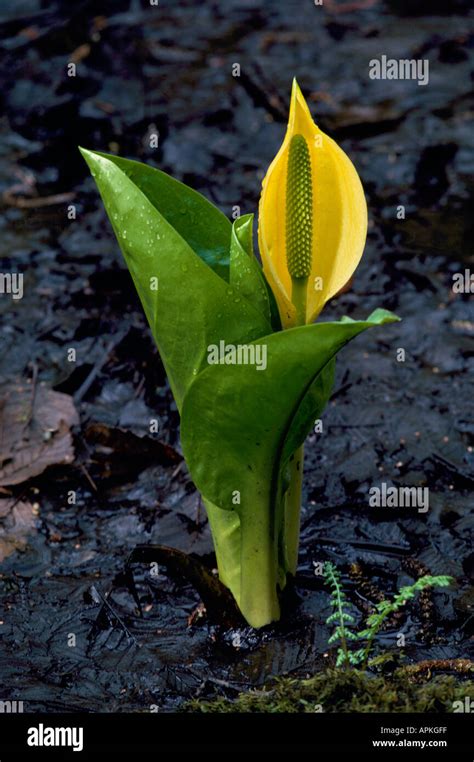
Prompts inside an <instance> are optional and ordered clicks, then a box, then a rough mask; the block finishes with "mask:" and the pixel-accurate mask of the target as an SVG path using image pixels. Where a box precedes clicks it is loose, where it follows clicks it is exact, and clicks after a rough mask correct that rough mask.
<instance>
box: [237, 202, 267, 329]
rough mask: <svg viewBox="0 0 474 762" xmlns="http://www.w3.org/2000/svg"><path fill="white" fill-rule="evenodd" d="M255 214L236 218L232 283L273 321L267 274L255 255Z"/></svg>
mask: <svg viewBox="0 0 474 762" xmlns="http://www.w3.org/2000/svg"><path fill="white" fill-rule="evenodd" d="M252 226H253V214H246V215H244V216H242V217H239V218H238V219H237V220H235V222H234V224H233V226H232V236H231V243H230V279H229V282H230V284H231V285H232V286H233V287H234V288H235V290H236V291H238V292H239V293H240V294H242V296H244V297H245V298H246V299H247V301H249V302H250V304H252V305H253V306H254V307H255V309H256V310H258V312H260V313H261V314H262V315H263V316H264V317H265V319H266V320H267V321H268V322H269V323H270V322H271V313H270V303H269V300H268V292H267V288H266V285H265V284H266V281H265V276H264V275H263V272H262V269H261V267H260V265H259V264H258V262H257V260H256V259H255V257H254V253H253V243H252Z"/></svg>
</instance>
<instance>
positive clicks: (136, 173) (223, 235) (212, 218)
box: [96, 151, 232, 281]
mask: <svg viewBox="0 0 474 762" xmlns="http://www.w3.org/2000/svg"><path fill="white" fill-rule="evenodd" d="M96 156H102V157H103V158H104V159H108V160H109V161H111V162H113V164H115V165H116V166H117V167H118V168H119V169H121V170H122V172H123V173H124V174H125V175H127V177H128V178H129V179H130V180H131V181H132V183H134V185H136V186H137V188H140V190H141V191H142V192H143V193H144V195H145V196H146V197H147V199H148V201H150V203H151V204H153V206H154V207H155V209H157V210H158V211H159V213H160V214H161V215H162V216H163V217H164V218H165V220H166V221H167V222H169V224H170V225H171V227H173V228H174V229H175V230H176V232H177V233H179V235H180V236H181V238H184V240H185V241H186V243H188V244H189V246H190V247H191V249H192V250H193V251H195V252H196V254H197V255H198V256H199V257H201V259H202V260H203V261H204V262H205V263H206V264H207V265H209V267H211V268H212V269H213V270H214V271H215V272H216V273H217V274H218V275H220V276H221V278H224V280H226V281H228V280H229V250H230V237H231V232H232V226H231V224H230V222H229V220H228V219H227V217H226V216H225V215H224V214H222V212H221V211H220V209H218V208H217V207H216V206H214V204H211V202H210V201H208V200H207V198H205V197H204V196H203V195H201V193H198V192H197V191H195V190H193V189H192V188H189V187H188V186H187V185H185V184H184V183H181V182H179V180H175V179H174V177H170V175H168V174H166V172H162V171H161V170H160V169H156V168H155V167H150V166H148V164H142V163H141V162H139V161H131V160H130V159H122V158H121V157H120V156H114V155H113V154H106V153H101V152H99V151H97V152H96Z"/></svg>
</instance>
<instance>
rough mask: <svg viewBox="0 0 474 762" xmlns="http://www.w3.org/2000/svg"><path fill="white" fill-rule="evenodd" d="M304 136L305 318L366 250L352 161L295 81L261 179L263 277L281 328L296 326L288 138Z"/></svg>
mask: <svg viewBox="0 0 474 762" xmlns="http://www.w3.org/2000/svg"><path fill="white" fill-rule="evenodd" d="M295 135H302V136H303V137H304V138H305V140H306V143H307V145H308V148H309V152H310V158H311V173H312V206H313V214H312V264H311V275H310V276H309V278H308V284H307V294H306V322H307V323H310V322H312V321H313V320H314V319H315V318H316V317H317V316H318V315H319V313H320V312H321V310H322V308H323V307H324V305H325V303H326V302H327V301H328V300H329V299H331V297H333V296H334V295H335V294H337V292H338V291H340V289H341V288H342V287H343V286H344V285H345V284H346V283H347V281H348V280H349V279H350V278H351V276H352V274H353V272H354V270H355V269H356V267H357V265H358V263H359V261H360V259H361V257H362V252H363V250H364V245H365V239H366V236H367V204H366V201H365V196H364V190H363V188H362V184H361V182H360V179H359V175H358V174H357V172H356V170H355V168H354V165H353V164H352V162H351V161H350V159H349V158H348V157H347V156H346V154H345V153H344V151H343V150H342V149H341V148H339V146H338V145H337V143H335V142H334V140H332V139H331V138H330V137H329V136H328V135H326V134H325V133H324V132H322V131H321V130H320V129H319V127H317V126H316V124H315V123H314V122H313V119H312V117H311V114H310V112H309V109H308V106H307V103H306V101H305V99H304V97H303V94H302V92H301V90H300V88H299V86H298V84H297V82H296V80H293V89H292V93H291V106H290V117H289V120H288V128H287V131H286V135H285V139H284V141H283V144H282V146H281V148H280V150H279V151H278V153H277V155H276V156H275V158H274V160H273V161H272V163H271V164H270V167H269V168H268V172H267V174H266V176H265V179H264V180H263V184H262V195H261V198H260V206H259V225H258V239H259V247H260V255H261V257H262V263H263V269H264V272H265V275H266V278H267V280H268V282H269V284H270V286H271V288H272V290H273V292H274V294H275V297H276V300H277V303H278V307H279V310H280V315H281V319H282V323H283V327H284V328H291V327H292V326H293V325H295V319H296V310H295V307H294V306H293V304H292V302H291V290H292V288H291V287H292V282H291V276H290V274H289V272H288V267H287V258H286V220H285V218H286V205H287V188H286V185H287V169H288V153H289V147H290V142H291V139H292V138H293V137H294V136H295Z"/></svg>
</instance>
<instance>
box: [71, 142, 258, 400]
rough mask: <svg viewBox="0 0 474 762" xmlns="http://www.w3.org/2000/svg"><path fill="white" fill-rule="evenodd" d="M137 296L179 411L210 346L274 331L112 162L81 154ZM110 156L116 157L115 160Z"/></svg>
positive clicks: (234, 341) (203, 364)
mask: <svg viewBox="0 0 474 762" xmlns="http://www.w3.org/2000/svg"><path fill="white" fill-rule="evenodd" d="M82 154H83V156H84V158H85V160H86V161H87V163H88V165H89V168H90V169H91V172H92V174H93V176H94V177H95V181H96V183H97V186H98V188H99V191H100V193H101V196H102V199H103V202H104V205H105V208H106V210H107V213H108V215H109V219H110V221H111V223H112V227H113V228H114V231H115V234H116V236H117V239H118V242H119V244H120V248H121V250H122V253H123V255H124V257H125V260H126V262H127V265H128V268H129V270H130V273H131V275H132V278H133V281H134V283H135V286H136V289H137V291H138V294H139V296H140V299H141V302H142V304H143V308H144V310H145V313H146V316H147V319H148V322H149V324H150V327H151V330H152V332H153V336H154V338H155V341H156V344H157V346H158V349H159V351H160V354H161V357H162V360H163V363H164V365H165V368H166V371H167V374H168V378H169V381H170V385H171V388H172V390H173V394H174V396H175V400H176V404H177V405H178V408H180V407H181V403H182V400H183V397H184V394H185V392H186V390H187V389H188V387H189V386H190V384H191V382H192V381H193V380H194V379H195V378H196V377H197V376H198V374H199V373H200V372H201V371H202V370H203V369H204V368H207V367H208V349H209V347H210V346H211V345H217V346H218V345H219V342H220V341H225V342H226V343H227V344H229V343H230V344H238V343H242V342H248V341H251V340H252V339H256V338H258V337H259V336H262V335H265V334H267V333H269V331H270V330H271V328H270V325H269V323H268V322H267V321H266V320H265V318H264V317H263V316H262V315H261V314H260V313H259V312H258V311H257V310H255V309H254V308H253V307H252V305H251V304H249V303H248V302H247V300H246V299H245V298H243V297H242V296H241V295H240V294H239V293H238V292H237V291H235V289H234V288H232V286H231V285H230V284H229V283H226V282H225V281H224V280H223V279H222V278H220V277H219V275H217V274H216V273H215V272H214V271H213V270H212V269H211V268H210V267H208V266H207V265H206V264H205V263H204V261H203V260H202V259H201V258H200V257H199V256H198V255H197V254H196V253H195V252H194V251H193V249H192V248H191V247H190V245H189V244H188V243H187V242H186V240H185V239H184V238H183V237H182V236H181V235H180V234H179V233H178V232H177V231H176V229H175V228H174V227H172V225H171V224H170V223H169V222H168V221H167V220H166V219H165V217H164V216H163V215H162V214H161V213H160V211H159V210H158V209H157V208H156V206H154V204H153V203H152V202H151V201H150V200H149V199H148V198H147V196H146V195H145V194H144V192H143V190H141V189H140V188H139V187H138V186H137V185H136V184H135V183H134V182H133V180H132V179H131V178H129V177H127V175H126V174H125V173H124V172H123V171H122V169H121V168H120V167H119V166H118V164H117V162H115V161H112V160H111V159H110V158H108V157H105V156H102V155H100V154H96V153H94V152H92V151H86V150H82ZM114 158H115V157H114Z"/></svg>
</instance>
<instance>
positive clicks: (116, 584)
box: [0, 0, 474, 712]
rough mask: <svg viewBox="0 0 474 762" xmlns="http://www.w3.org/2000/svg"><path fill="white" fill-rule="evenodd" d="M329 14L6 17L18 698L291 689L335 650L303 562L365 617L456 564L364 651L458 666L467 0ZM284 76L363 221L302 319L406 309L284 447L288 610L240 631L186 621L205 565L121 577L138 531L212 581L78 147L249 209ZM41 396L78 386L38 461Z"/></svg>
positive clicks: (469, 564)
mask: <svg viewBox="0 0 474 762" xmlns="http://www.w3.org/2000/svg"><path fill="white" fill-rule="evenodd" d="M427 5H429V7H430V13H433V14H434V13H439V15H432V16H431V15H429V16H428V15H425V12H426V11H425V8H426V7H427ZM448 5H449V8H450V14H449V15H446V8H447V6H448ZM342 6H343V3H342V2H337V3H336V0H332V2H329V0H325V2H324V6H322V7H321V6H319V7H318V6H314V4H313V3H311V2H309V1H308V2H304V3H303V2H300V0H294V1H293V2H291V1H288V2H285V3H277V2H271V1H270V0H267V1H265V0H225V1H224V0H220V2H212V1H209V2H204V3H201V2H193V1H192V0H181V2H179V3H169V2H166V1H165V0H160V3H159V5H158V7H151V6H150V5H149V3H148V2H145V0H143V1H142V2H140V1H139V0H113V1H112V0H103V1H102V2H101V1H100V0H96V1H95V2H93V1H92V0H76V2H74V3H70V2H65V1H64V2H59V1H58V0H57V1H56V2H54V0H53V1H52V2H42V1H41V0H20V1H19V2H4V3H2V7H1V14H2V15H1V17H0V38H1V41H0V48H1V59H2V66H1V72H0V84H1V87H0V92H1V95H0V98H1V101H2V102H1V105H2V109H1V112H2V113H3V117H1V119H0V135H1V141H0V142H1V149H0V186H1V188H0V190H1V191H2V193H3V201H2V202H1V203H2V214H1V217H0V227H1V229H0V240H1V249H0V257H1V259H0V269H1V271H2V272H21V273H23V274H24V298H23V299H22V300H16V301H15V300H13V299H11V297H10V296H9V295H0V313H1V336H0V382H1V384H2V386H1V388H2V401H1V403H0V419H1V418H2V415H4V412H3V411H2V408H5V407H6V405H7V404H10V403H9V402H8V401H9V400H10V402H11V400H12V399H13V398H14V399H16V400H17V402H18V400H19V402H18V404H20V403H21V404H23V403H24V404H25V406H26V413H25V426H26V427H27V432H28V440H29V445H31V446H28V448H26V450H25V458H24V460H22V464H21V469H22V470H21V471H20V464H19V463H17V462H16V461H15V458H14V457H13V455H14V452H15V447H16V446H17V442H16V440H15V437H14V432H13V431H12V430H11V429H10V430H9V431H5V430H4V429H2V434H1V436H2V440H1V446H0V450H1V451H2V455H3V457H4V459H5V462H3V463H2V462H0V485H1V486H0V498H1V499H0V503H2V504H3V508H0V530H1V534H0V558H3V565H2V573H1V575H0V589H1V598H2V609H1V611H2V613H1V624H0V639H1V652H0V673H1V675H2V689H1V696H0V697H1V698H2V699H9V698H11V699H18V700H22V701H24V703H25V707H26V708H27V709H28V710H29V711H40V710H44V711H49V712H57V711H69V710H70V711H78V710H84V711H108V712H114V711H143V710H145V711H146V710H148V709H149V707H150V705H152V704H154V705H158V706H160V707H161V708H163V709H165V710H171V709H175V708H177V707H178V706H181V705H182V704H183V702H184V701H187V700H189V699H192V698H193V697H196V696H200V697H204V696H213V695H216V694H217V695H223V696H224V697H229V698H233V697H234V696H235V695H236V694H237V692H238V691H242V690H246V689H248V688H250V687H254V686H261V685H262V684H263V683H264V682H265V681H267V680H268V679H269V678H271V677H273V676H278V675H292V676H305V675H307V674H311V675H312V674H314V673H315V672H318V671H319V670H320V669H321V668H322V667H323V665H327V663H328V662H331V661H332V659H333V657H334V655H333V653H332V651H328V649H327V639H328V635H329V629H328V628H327V627H326V625H324V624H323V623H324V621H325V619H326V617H327V616H328V614H329V611H330V609H329V605H328V593H327V591H326V590H325V589H324V587H323V584H322V582H321V579H320V578H319V577H317V576H315V574H314V566H313V563H317V562H321V561H324V560H330V561H332V562H333V563H334V564H335V565H336V566H337V567H338V568H339V570H340V571H341V572H342V573H343V579H344V584H345V588H346V590H347V593H348V595H349V596H350V598H351V600H352V602H353V603H354V604H355V606H356V607H357V610H358V612H359V617H360V621H361V623H363V621H364V617H365V616H366V614H367V613H368V612H369V611H371V610H372V608H373V605H374V603H375V602H376V601H377V600H379V599H380V598H381V597H383V595H384V594H386V595H391V594H393V593H394V592H395V590H396V589H397V588H398V587H399V586H400V585H401V584H406V583H409V582H410V581H412V580H413V579H415V578H416V577H417V576H419V575H421V574H423V573H426V572H429V573H431V574H449V575H452V576H453V577H455V578H456V585H455V586H454V587H453V588H452V589H450V590H448V591H445V590H443V591H440V592H436V593H434V594H433V595H432V596H429V595H425V596H424V598H423V599H422V600H421V604H420V602H419V601H418V602H417V603H415V604H414V605H413V606H411V607H409V608H408V610H407V612H406V614H405V615H403V616H402V617H401V618H400V619H399V620H398V621H395V622H392V623H390V625H389V627H388V628H387V629H385V630H384V631H383V632H382V634H381V636H380V637H379V638H378V640H377V648H378V650H379V652H380V651H381V650H382V651H383V650H384V649H388V650H390V651H397V650H400V649H399V648H398V646H397V638H398V636H399V634H400V633H403V634H404V636H405V641H406V645H405V647H404V648H403V649H401V650H403V653H404V655H405V659H406V661H407V662H417V661H419V660H422V659H455V658H461V657H462V658H472V657H473V656H474V648H473V634H474V618H473V613H474V610H473V606H474V588H473V585H472V583H473V579H474V552H473V546H472V539H473V528H474V516H473V512H472V507H471V504H472V499H471V491H472V486H473V484H474V451H473V446H474V442H473V439H474V423H473V420H474V419H473V407H474V404H473V395H472V375H471V374H472V369H473V357H474V339H473V337H474V316H473V308H472V307H473V302H472V297H471V296H470V295H469V294H454V293H453V290H452V283H453V280H452V276H453V273H456V272H464V270H465V269H466V268H469V267H471V268H472V267H473V260H472V254H471V252H472V233H473V216H472V212H470V209H471V208H472V205H470V192H471V188H472V169H473V164H474V155H473V150H472V148H473V142H474V132H473V130H472V124H470V123H469V114H470V109H472V104H470V102H469V94H470V92H471V88H472V73H473V62H474V52H473V39H474V37H473V34H472V32H470V31H469V22H470V21H471V22H472V15H469V14H468V3H467V2H464V1H463V0H457V2H456V3H450V4H445V3H440V2H439V3H430V4H423V3H407V2H402V1H401V0H390V2H385V3H384V2H382V0H378V2H377V0H373V2H362V1H361V2H355V3H354V2H351V3H349V4H348V7H349V10H345V9H344V8H343V7H342ZM358 6H360V8H359V7H358ZM362 6H367V7H366V8H363V7H362ZM341 7H342V10H341ZM351 9H352V10H351ZM442 14H443V15H442ZM471 29H472V24H471ZM382 54H386V55H388V56H393V57H395V58H412V57H418V58H427V59H429V62H430V81H429V84H428V85H427V86H419V85H418V84H417V83H416V82H414V81H384V80H380V81H377V80H371V79H369V77H368V62H369V60H370V59H371V58H374V57H380V56H381V55H382ZM71 62H73V63H74V62H75V63H76V66H77V72H76V73H77V76H75V77H68V76H67V66H68V63H71ZM235 63H240V66H241V75H240V77H234V76H232V65H233V64H235ZM293 76H297V77H298V80H299V83H300V85H301V87H302V89H303V91H304V92H305V94H306V96H307V97H308V100H309V103H310V106H311V109H312V111H313V113H314V115H315V117H316V119H317V121H318V123H319V124H320V126H321V127H322V129H324V130H325V131H327V132H328V133H329V134H330V135H331V136H332V137H334V138H335V139H336V140H338V141H339V142H340V143H341V144H342V145H343V147H344V149H345V150H346V151H347V152H348V153H349V155H350V156H351V157H352V158H353V160H354V161H355V163H356V166H357V168H358V170H359V172H360V174H361V177H362V180H363V183H364V186H365V189H366V193H367V198H368V204H369V212H370V229H369V237H368V242H367V247H366V252H365V256H364V258H363V261H362V263H361V265H360V267H359V269H358V271H357V274H356V276H355V279H354V283H353V288H352V290H350V291H348V292H347V293H345V294H344V295H342V296H341V297H339V298H338V299H337V300H335V301H334V302H333V304H332V305H330V306H329V307H328V308H327V309H326V310H325V312H324V316H323V319H330V318H333V317H340V316H342V315H344V314H348V315H350V316H352V317H365V316H367V315H368V314H369V313H370V312H371V311H372V310H373V309H374V308H376V307H382V306H383V307H385V308H388V309H391V310H394V311H395V312H396V313H397V314H398V315H400V316H401V317H402V318H403V321H402V322H401V323H399V324H395V325H391V326H388V327H386V328H384V329H383V330H381V329H378V330H377V331H374V332H372V333H370V335H369V334H367V335H364V336H363V337H361V338H360V339H359V340H357V341H356V342H354V343H353V344H351V345H350V346H349V347H348V348H347V349H345V350H344V352H343V353H341V355H340V358H339V360H338V372H337V383H336V387H335V392H334V395H333V398H332V400H331V402H330V404H329V406H328V408H327V410H326V412H325V414H324V418H323V424H324V433H323V434H318V435H313V436H310V437H309V439H308V442H307V446H306V453H307V456H306V458H307V460H306V479H305V488H304V509H303V516H302V543H301V553H300V567H299V570H298V577H297V579H296V582H295V588H294V591H293V593H292V594H290V595H289V596H288V599H287V600H286V601H285V610H284V617H283V618H282V621H281V622H280V623H279V624H278V625H277V626H275V627H270V628H268V629H266V630H265V631H261V632H258V633H257V632H255V631H252V630H250V629H245V628H244V629H239V628H229V627H226V626H223V625H222V626H220V625H219V623H218V621H217V620H218V616H217V615H216V611H215V610H213V607H212V600H211V599H209V606H208V609H209V610H208V616H206V615H205V613H204V612H203V610H202V607H200V602H201V595H200V594H199V593H198V592H197V590H196V587H195V586H196V584H197V587H198V589H199V579H198V577H199V571H196V569H198V570H199V569H200V568H201V567H200V565H199V564H195V565H194V566H193V569H194V572H193V573H191V577H190V576H189V574H190V571H189V569H190V567H189V564H188V566H186V564H181V565H180V562H179V559H178V561H176V563H172V562H169V563H168V562H167V563H164V562H163V561H167V558H166V554H165V552H164V551H160V553H159V555H157V563H158V567H157V568H156V567H154V566H150V563H151V561H150V555H149V554H148V555H147V554H146V553H145V555H144V556H143V558H144V559H146V560H144V561H143V562H142V561H140V556H139V555H138V557H137V555H136V554H135V556H134V557H133V558H134V562H133V563H131V564H127V559H128V557H129V554H130V553H131V552H132V551H133V550H134V548H135V547H136V546H143V545H148V544H155V545H157V544H159V545H166V546H171V547H173V548H175V549H177V550H180V551H183V552H185V553H188V554H193V558H194V560H196V561H201V562H202V563H203V564H204V565H205V567H206V568H207V569H208V570H209V569H212V568H213V564H214V559H213V555H212V544H211V541H210V535H209V530H208V526H207V523H206V517H205V513H204V509H203V508H202V507H201V505H200V501H199V495H198V494H197V492H196V490H195V488H194V485H193V484H192V482H191V481H190V479H189V476H188V474H187V472H186V468H185V466H184V463H183V462H182V459H181V456H180V451H179V420H178V415H177V411H176V408H175V406H174V404H173V401H172V398H171V394H170V391H169V388H168V385H167V383H166V378H165V373H164V370H163V367H162V365H161V362H160V359H159V357H158V355H157V352H156V350H155V349H154V346H153V343H152V339H151V335H150V332H149V329H148V327H147V326H146V324H145V320H144V316H143V313H142V310H141V307H140V305H139V302H138V298H137V296H136V294H135V291H134V288H133V286H132V282H131V279H130V277H129V275H128V273H127V271H126V270H125V268H124V263H123V262H122V260H121V257H120V253H119V250H118V246H117V244H116V242H115V240H114V238H113V235H112V231H111V228H110V226H109V224H108V222H107V220H106V216H105V212H104V209H103V207H102V205H101V202H100V200H99V197H98V194H97V192H96V189H95V186H94V182H93V180H92V178H90V177H89V176H88V173H87V168H86V166H85V164H84V162H83V161H82V159H81V157H80V155H79V153H78V151H77V145H78V144H80V145H83V146H86V147H89V148H94V149H98V150H104V151H114V152H118V153H120V154H121V155H124V156H127V157H130V158H137V159H140V160H142V161H146V162H150V163H151V164H154V165H156V166H160V167H161V168H163V169H165V170H166V171H168V172H170V173H172V174H173V175H174V176H175V177H178V178H179V179H181V180H184V181H185V182H187V183H188V184H190V185H192V186H193V187H194V188H196V189H197V190H200V191H201V192H203V193H205V194H206V195H207V196H208V197H209V198H210V199H211V200H213V201H214V202H215V203H216V204H217V205H219V206H220V207H221V208H222V210H223V211H224V212H225V213H226V214H227V215H229V216H230V215H231V214H232V211H233V207H234V206H239V207H240V209H241V211H242V213H245V212H249V211H255V210H256V208H257V204H258V197H259V192H260V185H261V179H262V177H263V175H264V173H265V170H266V168H267V166H268V164H269V162H270V161H271V159H272V158H273V156H274V155H275V153H276V151H277V149H278V147H279V145H280V142H281V140H282V137H283V133H284V129H285V121H286V111H287V106H288V98H289V91H290V86H291V80H292V78H293ZM153 132H159V138H160V139H159V147H158V148H157V149H153V148H150V147H149V144H150V143H149V135H150V134H151V133H153ZM71 205H72V206H73V207H74V208H75V210H76V217H75V219H74V212H71ZM400 205H403V206H404V207H405V210H406V218H405V219H398V218H397V207H399V206H400ZM71 217H72V218H71ZM71 348H72V349H75V351H76V358H75V361H74V360H73V361H70V354H68V352H69V350H70V349H71ZM400 348H403V349H404V350H405V361H398V360H397V351H398V350H399V349H400ZM398 357H400V354H398ZM48 390H49V391H52V392H56V393H59V394H61V395H68V396H69V397H72V398H73V401H74V403H75V407H76V410H77V413H78V415H79V419H78V420H79V421H80V423H79V424H78V425H77V422H76V421H75V419H74V415H73V414H72V413H71V411H70V412H69V414H68V415H66V414H65V419H64V421H63V422H62V424H61V427H62V428H61V427H59V428H55V425H52V426H51V429H48V437H49V439H52V441H53V443H56V444H57V443H58V438H60V440H61V447H59V445H58V448H57V451H56V450H55V452H56V457H54V456H53V455H52V453H51V452H50V451H48V458H49V463H50V465H49V466H48V468H47V469H46V470H42V469H41V468H40V469H39V472H38V468H39V466H38V457H39V455H38V448H39V450H40V451H41V453H43V449H42V442H41V436H40V434H41V435H42V434H44V427H43V429H41V422H40V421H39V420H38V415H39V413H38V415H37V410H36V407H37V406H36V400H37V395H38V393H41V395H43V397H44V398H45V399H50V400H54V401H55V404H56V405H58V406H59V407H61V406H62V405H64V403H65V399H64V397H57V396H54V395H52V394H49V396H48V394H47V391H48ZM22 399H23V402H21V400H22ZM51 404H52V403H51ZM66 407H67V405H66ZM151 419H158V420H159V431H158V434H153V433H150V420H151ZM70 427H72V431H73V440H71V442H69V440H68V431H69V428H70ZM23 433H24V432H23ZM7 437H9V439H7ZM38 437H39V440H38ZM48 437H47V438H46V439H47V440H48V441H49V439H48ZM7 441H9V442H10V449H11V453H10V454H9V453H8V452H7V453H6V455H5V448H6V445H5V442H7ZM45 441H46V440H45ZM43 444H44V443H43ZM48 447H49V445H48ZM17 460H18V459H17ZM6 461H8V462H6ZM2 468H3V470H4V471H6V472H7V474H6V475H5V474H3V477H2V472H1V469H2ZM15 475H16V476H15ZM381 481H385V482H387V483H389V484H393V485H397V486H427V487H429V490H430V507H429V511H427V512H426V513H419V512H417V510H416V509H410V508H405V509H400V508H398V509H397V508H372V507H369V504H368V490H369V488H370V487H371V486H378V485H380V483H381ZM74 500H75V502H74ZM2 522H3V523H2ZM174 558H175V559H176V556H174ZM137 559H138V560H137ZM179 572H180V573H179ZM193 574H194V576H193ZM203 574H204V577H205V573H204V572H203ZM190 579H192V580H193V583H194V586H193V585H192V584H191V582H190V581H189V580H190ZM196 580H197V582H196ZM201 581H202V580H201ZM217 609H218V606H217Z"/></svg>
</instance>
